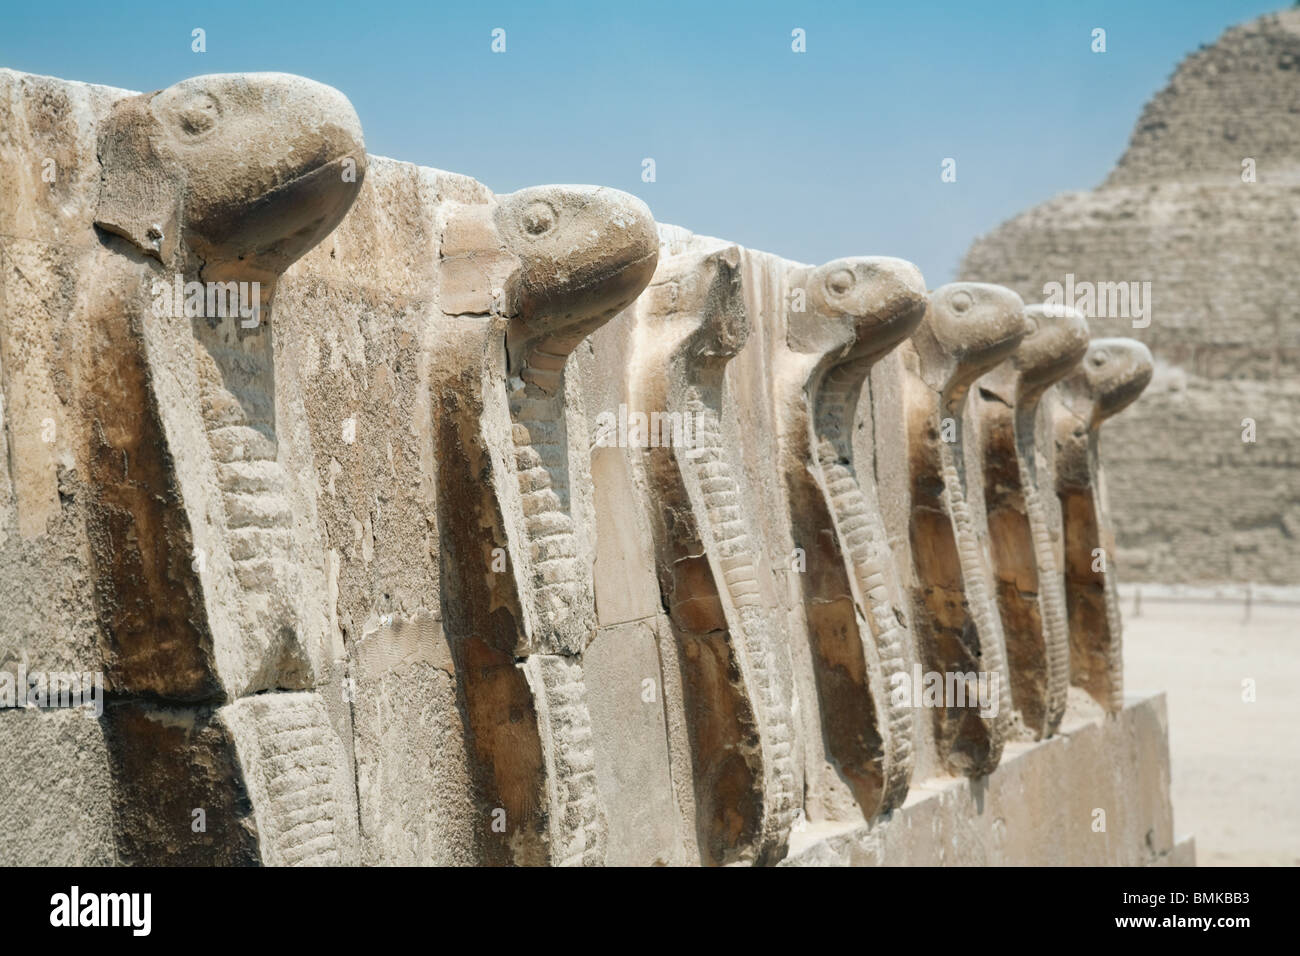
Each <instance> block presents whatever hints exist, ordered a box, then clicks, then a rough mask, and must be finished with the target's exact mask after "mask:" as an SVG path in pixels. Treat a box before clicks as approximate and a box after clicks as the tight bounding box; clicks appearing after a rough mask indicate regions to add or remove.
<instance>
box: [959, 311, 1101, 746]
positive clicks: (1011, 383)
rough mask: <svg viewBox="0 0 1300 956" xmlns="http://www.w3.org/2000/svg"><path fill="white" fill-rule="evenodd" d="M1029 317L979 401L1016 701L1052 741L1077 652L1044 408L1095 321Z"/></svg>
mask: <svg viewBox="0 0 1300 956" xmlns="http://www.w3.org/2000/svg"><path fill="white" fill-rule="evenodd" d="M1025 318H1026V321H1027V322H1028V323H1029V331H1028V332H1027V334H1026V335H1025V338H1024V339H1022V340H1021V342H1020V345H1019V346H1017V347H1016V350H1015V352H1013V353H1012V355H1011V358H1010V359H1008V360H1007V361H1005V362H1003V363H1002V364H1001V365H999V366H998V367H997V368H995V369H994V370H993V371H991V372H989V373H988V374H986V375H985V376H984V377H983V378H981V379H980V380H979V382H978V387H977V389H976V391H975V393H974V395H973V396H972V402H973V404H974V418H975V422H976V426H977V428H978V431H979V435H980V448H979V460H980V462H981V463H982V467H983V487H984V504H985V513H986V516H987V521H988V529H989V546H990V550H991V552H992V557H993V566H994V574H995V577H996V587H997V593H996V599H997V604H998V610H999V612H1000V613H1001V617H1002V630H1003V634H1004V636H1005V638H1006V644H1007V673H1008V676H1009V677H1010V679H1011V701H1012V704H1013V705H1014V706H1015V708H1016V712H1017V714H1018V715H1019V717H1020V719H1021V722H1022V723H1023V724H1024V725H1025V727H1026V728H1028V729H1029V730H1030V731H1031V732H1032V733H1033V734H1034V735H1035V736H1036V737H1045V736H1050V735H1051V734H1052V733H1053V732H1054V731H1055V730H1056V728H1057V726H1058V725H1059V724H1060V722H1061V718H1062V716H1064V714H1065V704H1066V694H1067V691H1068V689H1069V686H1070V652H1069V636H1068V633H1069V628H1068V624H1067V622H1066V617H1065V614H1066V604H1065V589H1064V583H1063V580H1062V560H1061V554H1062V551H1063V544H1062V542H1063V536H1062V529H1061V516H1060V507H1059V505H1058V503H1057V498H1056V495H1055V493H1054V489H1053V488H1052V487H1051V475H1052V467H1053V466H1052V461H1053V457H1054V456H1053V454H1052V452H1053V451H1054V446H1053V445H1052V437H1051V434H1050V429H1047V430H1045V429H1044V428H1043V427H1042V425H1041V424H1040V416H1039V406H1040V400H1041V399H1042V397H1043V394H1044V393H1045V392H1046V391H1047V390H1048V389H1049V388H1051V386H1052V385H1053V383H1055V382H1056V381H1058V380H1059V379H1061V378H1062V377H1064V376H1065V375H1067V374H1068V373H1069V372H1070V371H1071V370H1072V369H1073V368H1074V366H1075V365H1076V364H1078V362H1079V360H1080V359H1081V358H1083V354H1084V352H1085V351H1086V349H1087V347H1088V325H1087V321H1086V319H1085V318H1084V316H1083V315H1082V314H1080V313H1078V312H1076V311H1075V310H1073V309H1062V310H1053V309H1051V308H1049V307H1045V306H1030V307H1029V308H1027V309H1026V310H1025ZM1044 417H1045V416H1044ZM1044 439H1045V440H1044Z"/></svg>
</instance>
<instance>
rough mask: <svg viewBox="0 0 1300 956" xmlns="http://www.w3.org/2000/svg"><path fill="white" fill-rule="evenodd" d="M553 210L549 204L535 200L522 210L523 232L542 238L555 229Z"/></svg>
mask: <svg viewBox="0 0 1300 956" xmlns="http://www.w3.org/2000/svg"><path fill="white" fill-rule="evenodd" d="M555 219H556V216H555V209H554V208H553V207H552V206H551V204H550V203H548V202H544V201H543V200H540V199H539V200H537V201H536V202H534V203H531V204H529V206H528V208H527V209H525V210H524V215H523V220H522V221H523V226H524V232H526V233H528V234H529V235H530V236H544V235H546V234H547V233H548V232H550V231H551V230H552V229H554V228H555Z"/></svg>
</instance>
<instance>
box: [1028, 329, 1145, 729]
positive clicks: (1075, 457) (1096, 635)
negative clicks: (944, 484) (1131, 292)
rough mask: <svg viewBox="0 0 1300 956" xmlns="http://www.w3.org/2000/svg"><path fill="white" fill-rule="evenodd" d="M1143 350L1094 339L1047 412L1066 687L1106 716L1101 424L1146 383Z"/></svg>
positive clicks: (1117, 685)
mask: <svg viewBox="0 0 1300 956" xmlns="http://www.w3.org/2000/svg"><path fill="white" fill-rule="evenodd" d="M1151 372H1152V362H1151V352H1150V351H1149V350H1148V349H1147V347H1146V346H1145V345H1143V344H1142V343H1141V342H1135V341H1134V340H1132V339H1095V340H1093V342H1092V344H1091V345H1090V346H1089V347H1088V352H1087V354H1086V355H1085V356H1084V358H1083V361H1082V362H1081V363H1080V365H1079V367H1078V368H1077V369H1076V370H1075V371H1074V372H1073V373H1072V374H1070V375H1068V376H1067V377H1066V378H1065V379H1063V380H1062V381H1061V383H1060V385H1059V386H1058V387H1057V395H1056V398H1057V401H1056V403H1055V408H1054V409H1053V429H1054V432H1055V441H1056V493H1057V496H1058V497H1059V499H1060V503H1061V515H1062V519H1063V522H1064V537H1065V596H1066V610H1067V614H1068V616H1069V627H1070V682H1071V683H1072V684H1074V685H1076V686H1078V687H1082V688H1083V689H1084V690H1086V691H1087V692H1088V693H1089V694H1091V695H1092V698H1093V699H1094V700H1095V701H1097V703H1099V704H1100V705H1101V706H1102V707H1104V708H1106V710H1108V711H1110V712H1112V713H1113V712H1115V711H1117V710H1118V709H1119V708H1120V707H1122V706H1123V701H1124V697H1123V681H1124V658H1123V644H1122V634H1121V630H1122V627H1123V624H1122V620H1121V617H1120V612H1119V595H1118V592H1117V591H1116V586H1115V580H1116V570H1115V532H1114V528H1113V527H1112V526H1111V524H1110V521H1109V519H1108V517H1107V510H1106V487H1105V483H1104V476H1103V473H1102V470H1101V460H1100V454H1099V447H1100V444H1099V443H1100V429H1101V423H1102V422H1103V421H1105V420H1106V419H1108V418H1110V417H1111V416H1112V415H1115V414H1117V413H1119V412H1121V411H1123V410H1124V409H1125V408H1127V407H1128V406H1129V405H1130V404H1132V403H1133V402H1134V401H1136V400H1137V397H1138V396H1139V395H1141V394H1142V390H1143V389H1144V388H1146V387H1147V384H1148V383H1149V382H1150V381H1151Z"/></svg>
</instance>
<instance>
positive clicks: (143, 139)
mask: <svg viewBox="0 0 1300 956" xmlns="http://www.w3.org/2000/svg"><path fill="white" fill-rule="evenodd" d="M98 152H99V159H100V165H101V167H102V173H101V181H100V195H99V205H98V208H97V210H96V216H95V222H96V225H98V226H99V227H100V228H102V229H104V230H106V231H108V232H112V233H115V234H117V235H120V236H122V237H123V238H125V239H127V240H129V241H130V242H131V243H132V244H134V245H135V246H136V247H138V248H139V249H140V251H141V252H142V253H143V254H145V255H147V256H152V257H153V258H156V259H158V260H160V261H162V262H164V263H171V262H173V260H174V256H175V255H176V253H177V251H178V250H181V251H182V253H183V254H185V258H186V259H187V260H189V261H191V262H192V261H193V260H194V259H197V260H198V264H200V265H201V269H202V277H203V278H204V279H205V280H212V281H220V280H227V279H233V278H236V277H237V278H240V279H249V280H263V281H273V280H274V279H275V278H277V277H278V276H279V275H280V274H281V273H283V271H284V270H285V269H286V268H288V266H289V265H290V264H292V263H293V261H294V260H295V259H297V258H298V257H299V256H301V255H302V254H303V253H305V252H306V251H307V250H308V249H310V248H311V247H312V246H313V245H315V244H316V243H317V242H319V241H320V240H321V239H322V238H324V237H325V236H326V235H328V234H329V232H330V231H331V230H332V229H333V228H334V227H335V226H336V225H338V223H339V221H340V220H342V218H343V216H344V215H345V214H346V213H347V211H348V209H349V208H350V206H351V204H352V201H353V200H354V199H355V198H356V195H357V192H358V190H359V189H360V188H361V181H362V178H363V176H364V174H365V167H366V154H365V145H364V143H363V141H362V136H361V123H360V121H359V120H358V119H357V114H356V111H355V110H353V108H352V104H351V103H349V102H348V100H347V98H346V97H345V96H344V95H343V94H342V93H340V92H339V91H338V90H336V89H333V88H332V87H329V86H325V85H324V84H322V83H316V82H314V81H312V80H307V79H304V78H302V77H299V76H292V75H289V74H285V73H221V74H211V75H208V76H197V77H193V78H191V79H188V80H182V81H181V82H180V83H177V84H175V85H174V86H169V87H168V88H167V89H165V90H159V91H157V92H154V93H146V94H141V95H139V96H133V97H129V98H127V99H124V100H121V101H119V102H118V103H116V104H115V105H114V106H113V110H112V112H111V114H110V115H109V117H108V118H107V119H106V120H105V122H104V123H103V125H102V127H101V129H100V132H99V143H98Z"/></svg>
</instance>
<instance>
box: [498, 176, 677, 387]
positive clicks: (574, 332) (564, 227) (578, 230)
mask: <svg viewBox="0 0 1300 956" xmlns="http://www.w3.org/2000/svg"><path fill="white" fill-rule="evenodd" d="M493 224H494V225H495V227H496V231H497V233H498V235H499V236H500V237H501V240H502V242H503V244H504V246H505V248H506V250H507V251H508V252H509V253H511V254H513V256H514V258H515V259H516V260H517V262H516V263H515V267H514V268H513V269H512V271H511V273H510V275H509V277H508V279H507V280H506V283H505V286H504V288H503V289H502V290H501V291H502V293H503V306H504V309H503V311H504V312H505V314H506V315H507V316H509V317H510V327H509V329H508V330H507V333H506V341H507V344H508V346H509V349H510V353H511V359H512V366H513V365H514V362H515V361H516V360H520V359H522V357H523V355H524V353H525V351H526V350H527V348H528V347H529V346H530V345H532V344H534V343H537V342H539V341H541V340H549V342H550V343H551V344H548V346H547V348H546V351H547V352H550V353H555V354H561V353H563V354H567V352H568V351H572V349H573V348H575V347H576V346H577V344H578V342H580V341H581V340H582V339H583V338H585V337H586V336H587V335H588V334H589V333H591V332H592V331H593V330H594V329H596V328H598V327H599V326H601V325H602V324H603V323H605V322H607V321H608V320H609V319H611V318H613V316H614V315H616V314H617V313H618V312H620V311H622V310H623V309H625V308H626V307H627V306H628V305H630V304H631V303H632V301H633V300H634V299H635V298H636V297H637V296H638V295H639V294H640V293H641V290H642V289H644V288H645V286H646V283H648V282H649V281H650V279H651V277H652V276H653V275H654V271H655V266H656V264H657V263H658V261H659V237H658V233H657V232H656V230H655V222H654V218H653V217H652V216H651V215H650V210H649V208H647V206H646V204H645V203H643V202H642V201H641V200H639V199H637V198H636V197H635V196H632V195H630V194H628V193H625V192H620V191H619V190H617V189H608V188H605V187H601V186H533V187H530V188H528V189H521V190H519V191H518V192H514V193H510V194H508V195H505V196H501V197H499V199H498V201H497V204H496V209H495V211H494V213H493Z"/></svg>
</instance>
